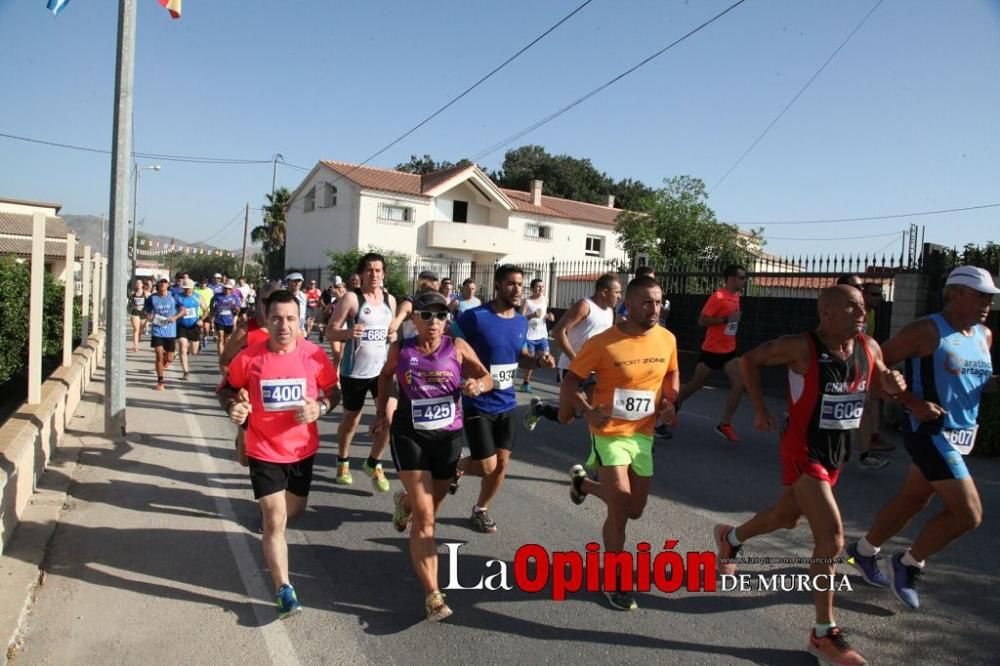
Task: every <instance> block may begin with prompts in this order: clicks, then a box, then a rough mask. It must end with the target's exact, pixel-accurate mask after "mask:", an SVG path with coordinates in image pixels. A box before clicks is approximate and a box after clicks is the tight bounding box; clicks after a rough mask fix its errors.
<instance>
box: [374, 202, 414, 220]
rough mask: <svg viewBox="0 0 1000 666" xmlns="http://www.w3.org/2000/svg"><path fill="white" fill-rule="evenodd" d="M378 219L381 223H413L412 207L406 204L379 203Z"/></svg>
mask: <svg viewBox="0 0 1000 666" xmlns="http://www.w3.org/2000/svg"><path fill="white" fill-rule="evenodd" d="M378 221H379V222H381V223H382V224H402V225H409V224H413V209H412V208H410V207H408V206H397V205H394V204H385V203H380V204H379V205H378Z"/></svg>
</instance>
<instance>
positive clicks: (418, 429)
mask: <svg viewBox="0 0 1000 666" xmlns="http://www.w3.org/2000/svg"><path fill="white" fill-rule="evenodd" d="M413 308H414V315H415V316H414V321H415V322H416V327H417V336H416V337H413V338H407V339H405V340H402V341H400V342H397V343H393V345H392V347H391V348H390V350H389V358H388V360H387V361H386V364H385V367H384V368H383V369H382V373H381V374H380V375H379V388H378V395H379V397H378V400H377V406H376V409H375V421H374V423H372V427H371V430H372V439H378V438H381V437H382V436H383V434H384V433H391V442H392V459H393V462H394V463H395V465H396V469H397V470H399V479H400V481H402V483H403V488H404V489H403V490H400V491H398V492H397V493H396V495H395V498H394V501H395V506H396V510H395V513H394V514H393V517H392V523H393V525H394V526H395V528H396V530H398V531H399V532H403V531H405V530H406V526H407V524H409V523H410V521H411V520H412V521H413V528H412V529H411V530H410V559H411V560H412V562H413V568H414V569H415V570H416V573H417V578H419V579H420V583H421V585H423V587H424V594H425V595H426V599H425V602H424V609H425V612H426V616H427V620H428V621H429V622H438V621H440V620H443V619H445V618H447V617H448V616H450V615H451V613H452V611H451V609H450V608H448V606H447V605H446V604H445V602H444V595H443V594H441V592H440V589H439V588H438V575H437V559H438V558H437V547H436V545H435V543H434V521H435V517H436V515H437V512H438V509H440V508H441V502H442V501H443V500H444V497H445V495H446V494H447V492H448V486H449V483H450V482H451V479H452V477H453V476H454V475H455V468H456V465H457V463H458V458H459V455H460V454H461V452H462V440H461V436H460V435H461V432H462V407H461V405H460V403H459V400H458V395H459V394H460V393H461V394H464V395H465V396H467V397H476V396H479V395H481V394H482V393H484V392H486V391H489V390H490V389H491V388H492V387H493V381H492V379H491V378H490V373H489V371H487V370H486V368H485V367H484V366H483V364H482V363H481V362H480V361H479V359H478V358H477V357H476V353H475V352H474V351H473V350H472V348H470V347H469V345H468V344H467V343H466V342H465V341H464V340H461V339H455V340H454V341H452V339H451V338H450V337H448V336H446V335H444V333H445V332H446V329H447V321H448V305H447V303H446V301H445V299H444V297H443V296H441V294H439V293H438V292H437V291H434V290H425V291H422V292H420V293H419V294H417V296H416V297H415V298H414V300H413ZM394 377H395V379H396V382H397V383H398V385H399V408H398V409H397V410H396V412H395V415H394V416H393V417H392V421H391V423H392V425H391V426H390V421H389V416H388V413H387V402H388V398H389V394H390V392H391V389H392V383H393V378H394ZM463 377H464V378H465V379H464V381H463Z"/></svg>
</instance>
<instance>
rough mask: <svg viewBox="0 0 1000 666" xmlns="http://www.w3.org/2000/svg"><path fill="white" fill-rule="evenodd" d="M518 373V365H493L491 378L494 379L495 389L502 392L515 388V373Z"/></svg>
mask: <svg viewBox="0 0 1000 666" xmlns="http://www.w3.org/2000/svg"><path fill="white" fill-rule="evenodd" d="M516 371H517V363H504V364H503V365H491V366H490V377H492V378H493V388H494V389H496V390H500V391H502V390H503V389H509V388H511V387H512V386H514V373H515V372H516Z"/></svg>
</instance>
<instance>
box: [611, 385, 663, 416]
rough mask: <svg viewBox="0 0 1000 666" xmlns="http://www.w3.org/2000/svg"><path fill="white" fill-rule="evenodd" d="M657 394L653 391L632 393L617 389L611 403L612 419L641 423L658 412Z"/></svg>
mask: <svg viewBox="0 0 1000 666" xmlns="http://www.w3.org/2000/svg"><path fill="white" fill-rule="evenodd" d="M655 400H656V394H655V393H653V392H652V391H632V390H629V389H622V388H616V389H615V393H614V397H613V398H612V401H611V416H612V418H616V419H622V420H624V421H641V420H642V419H644V418H646V417H647V416H649V415H651V414H652V413H653V412H654V411H655V410H656V405H655V404H654V402H655Z"/></svg>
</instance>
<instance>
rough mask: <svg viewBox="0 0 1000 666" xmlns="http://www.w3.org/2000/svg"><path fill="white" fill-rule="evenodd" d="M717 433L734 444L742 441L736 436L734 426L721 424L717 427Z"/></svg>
mask: <svg viewBox="0 0 1000 666" xmlns="http://www.w3.org/2000/svg"><path fill="white" fill-rule="evenodd" d="M715 432H717V433H719V435H720V436H721V437H723V438H725V439H726V440H728V441H730V442H733V443H734V444H735V443H736V442H738V441H740V436H739V435H737V434H736V431H735V430H733V426H732V425H731V424H729V423H720V424H719V425H717V426H715Z"/></svg>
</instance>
